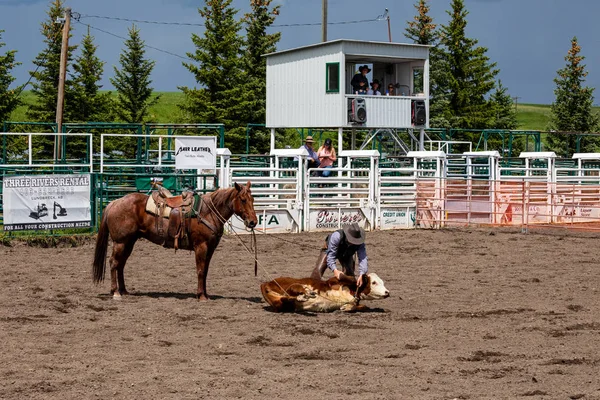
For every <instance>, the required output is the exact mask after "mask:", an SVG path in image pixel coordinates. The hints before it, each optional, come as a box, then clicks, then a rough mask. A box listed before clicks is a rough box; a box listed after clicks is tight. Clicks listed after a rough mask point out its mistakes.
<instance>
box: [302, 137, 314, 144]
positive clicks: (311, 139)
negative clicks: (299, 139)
mask: <svg viewBox="0 0 600 400" xmlns="http://www.w3.org/2000/svg"><path fill="white" fill-rule="evenodd" d="M304 142H306V143H313V142H314V140H313V137H312V136H307V137H306V139H304Z"/></svg>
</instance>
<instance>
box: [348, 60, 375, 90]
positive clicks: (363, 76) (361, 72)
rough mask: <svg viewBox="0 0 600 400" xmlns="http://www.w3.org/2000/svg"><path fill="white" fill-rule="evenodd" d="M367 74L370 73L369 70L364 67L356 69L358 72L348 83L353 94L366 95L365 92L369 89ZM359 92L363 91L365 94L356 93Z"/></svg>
mask: <svg viewBox="0 0 600 400" xmlns="http://www.w3.org/2000/svg"><path fill="white" fill-rule="evenodd" d="M369 72H371V70H370V69H369V67H368V66H366V65H363V66H362V67H359V68H358V72H357V73H356V74H354V76H353V77H352V81H350V85H352V92H353V93H354V94H366V91H367V90H368V89H369V80H368V79H367V74H368V73H369ZM361 90H364V91H365V93H358V92H359V91H361Z"/></svg>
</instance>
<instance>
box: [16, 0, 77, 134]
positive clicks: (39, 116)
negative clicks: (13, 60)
mask: <svg viewBox="0 0 600 400" xmlns="http://www.w3.org/2000/svg"><path fill="white" fill-rule="evenodd" d="M64 15H65V8H64V2H63V0H53V1H52V3H50V9H49V10H48V19H47V20H46V21H45V22H42V29H41V31H42V34H43V35H44V43H46V49H44V50H43V51H42V52H40V53H39V54H38V55H37V57H36V58H35V60H34V61H33V64H34V65H35V66H36V70H35V71H33V72H30V74H31V76H32V77H33V81H32V89H31V91H32V92H33V94H34V95H35V97H36V101H35V103H34V104H32V105H31V106H30V107H29V109H28V112H27V116H28V117H29V118H31V119H33V120H35V121H42V122H54V121H56V103H57V97H58V77H59V71H60V52H61V46H62V30H63V25H62V24H59V23H57V22H56V19H57V18H63V17H64ZM69 35H70V33H69ZM76 48H77V46H69V49H68V51H67V65H69V63H70V60H71V58H72V53H73V51H74V50H75V49H76ZM74 105H75V96H74V91H73V87H72V82H71V80H70V79H68V78H67V79H66V80H65V104H64V116H63V117H64V120H65V121H69V120H70V119H71V111H72V110H73V109H74Z"/></svg>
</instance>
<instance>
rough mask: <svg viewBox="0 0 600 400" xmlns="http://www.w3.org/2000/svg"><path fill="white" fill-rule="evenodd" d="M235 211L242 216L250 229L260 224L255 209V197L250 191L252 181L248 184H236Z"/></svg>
mask: <svg viewBox="0 0 600 400" xmlns="http://www.w3.org/2000/svg"><path fill="white" fill-rule="evenodd" d="M233 212H234V213H235V215H237V216H238V217H240V218H241V219H242V221H244V225H246V226H247V227H248V228H250V229H254V227H255V226H256V225H257V224H258V219H257V218H256V212H255V211H254V197H252V193H251V192H250V181H248V183H246V186H242V185H238V184H237V183H236V184H235V196H234V198H233Z"/></svg>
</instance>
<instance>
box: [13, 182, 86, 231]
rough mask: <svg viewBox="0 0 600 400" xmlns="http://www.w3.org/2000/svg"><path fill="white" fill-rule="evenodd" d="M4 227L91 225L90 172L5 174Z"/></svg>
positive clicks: (16, 229)
mask: <svg viewBox="0 0 600 400" xmlns="http://www.w3.org/2000/svg"><path fill="white" fill-rule="evenodd" d="M2 186H3V190H2V192H3V193H2V202H3V207H4V230H5V231H24V230H40V229H66V228H85V227H89V226H91V222H92V218H91V210H90V189H91V184H90V175H89V174H81V175H75V174H73V175H28V176H5V177H4V181H3V183H2Z"/></svg>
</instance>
